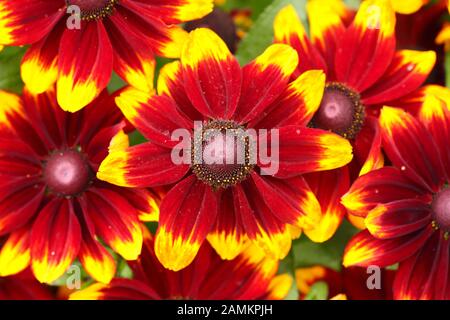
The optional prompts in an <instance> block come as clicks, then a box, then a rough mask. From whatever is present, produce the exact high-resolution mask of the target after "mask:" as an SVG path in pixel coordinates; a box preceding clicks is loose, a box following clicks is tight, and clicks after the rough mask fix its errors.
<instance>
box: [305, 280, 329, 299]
mask: <svg viewBox="0 0 450 320" xmlns="http://www.w3.org/2000/svg"><path fill="white" fill-rule="evenodd" d="M328 294H329V293H328V285H327V284H326V282H323V281H319V282H316V283H314V284H313V285H312V286H311V289H310V291H309V292H308V294H307V295H306V297H305V300H327V299H328V298H329V297H328Z"/></svg>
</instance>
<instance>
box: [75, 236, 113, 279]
mask: <svg viewBox="0 0 450 320" xmlns="http://www.w3.org/2000/svg"><path fill="white" fill-rule="evenodd" d="M79 258H80V262H81V264H82V265H83V267H84V269H85V270H86V272H87V273H89V275H90V276H91V277H92V278H94V279H95V280H96V281H99V282H101V283H109V282H111V280H112V278H114V275H115V274H116V262H115V261H114V259H113V257H112V256H111V255H110V254H109V252H108V251H107V250H106V249H105V248H104V247H103V246H102V245H101V244H100V243H99V242H98V241H97V240H95V239H94V238H92V236H91V235H90V234H89V232H84V233H83V241H82V243H81V248H80V254H79Z"/></svg>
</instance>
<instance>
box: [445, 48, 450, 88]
mask: <svg viewBox="0 0 450 320" xmlns="http://www.w3.org/2000/svg"><path fill="white" fill-rule="evenodd" d="M445 86H446V87H447V88H450V52H446V53H445Z"/></svg>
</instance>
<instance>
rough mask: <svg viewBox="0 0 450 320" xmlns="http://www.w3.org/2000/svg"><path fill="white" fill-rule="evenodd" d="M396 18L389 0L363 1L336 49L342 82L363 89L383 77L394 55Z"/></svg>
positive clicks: (340, 80)
mask: <svg viewBox="0 0 450 320" xmlns="http://www.w3.org/2000/svg"><path fill="white" fill-rule="evenodd" d="M395 20H396V19H395V12H394V11H393V10H392V8H391V7H390V4H389V3H388V1H385V0H368V1H365V2H363V3H362V4H361V6H360V8H359V10H358V13H357V14H356V17H355V19H354V21H353V24H352V25H351V26H350V27H349V28H348V29H347V31H346V32H345V34H344V36H343V38H342V39H341V41H339V43H338V48H337V50H336V56H335V72H336V78H337V80H338V81H339V82H344V83H346V84H348V85H349V86H350V87H353V88H354V89H356V90H357V91H359V92H362V91H364V90H366V89H367V88H369V87H370V86H371V85H372V84H374V83H375V82H376V81H377V80H378V79H380V77H381V76H382V75H383V74H384V73H385V71H386V70H387V68H388V67H389V65H390V63H391V61H392V58H393V57H394V52H395V34H394V29H395Z"/></svg>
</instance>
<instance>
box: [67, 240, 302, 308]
mask: <svg viewBox="0 0 450 320" xmlns="http://www.w3.org/2000/svg"><path fill="white" fill-rule="evenodd" d="M145 235H146V237H145V241H144V246H143V249H142V254H141V256H140V257H139V259H138V260H137V261H131V262H129V266H130V267H131V270H132V271H133V279H123V278H122V279H120V278H115V279H113V280H112V281H111V282H110V283H109V284H102V283H96V284H93V285H91V286H89V287H87V288H86V289H83V290H80V291H78V292H74V293H72V294H71V296H70V299H73V300H116V299H127V300H160V299H165V300H167V299H184V300H186V299H187V300H253V299H257V300H261V299H272V300H279V299H283V298H284V297H285V296H286V295H287V293H288V292H289V289H290V288H291V285H292V282H293V280H292V278H291V277H290V276H289V275H276V272H277V270H278V260H272V259H269V258H267V257H265V256H264V253H263V252H262V251H261V250H260V249H258V248H257V247H255V246H250V247H248V248H247V249H246V250H245V251H244V252H243V253H242V254H241V255H239V256H238V257H237V258H236V259H234V260H232V261H224V260H222V259H221V258H220V257H219V256H218V255H217V253H216V252H215V251H214V250H213V249H212V248H211V246H210V245H209V244H205V245H204V246H202V248H201V249H200V251H199V253H198V255H197V257H196V258H195V260H194V261H193V262H192V264H191V265H190V266H189V267H187V268H186V269H184V270H181V271H178V272H174V271H170V270H167V269H165V268H164V267H163V266H162V265H161V263H160V262H159V261H158V259H157V257H156V255H155V252H154V243H153V238H152V236H151V235H150V234H149V233H148V232H145Z"/></svg>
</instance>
